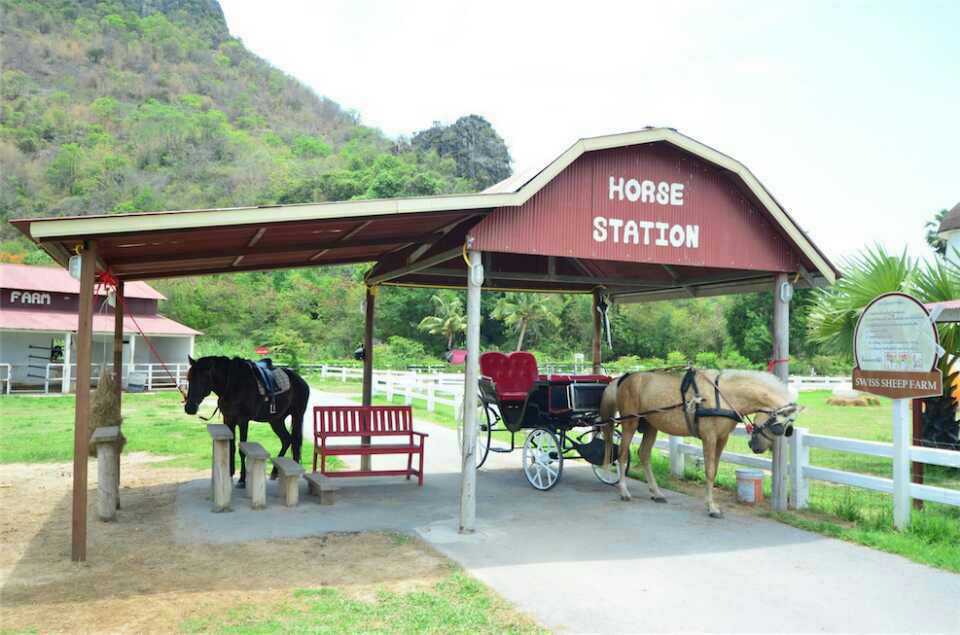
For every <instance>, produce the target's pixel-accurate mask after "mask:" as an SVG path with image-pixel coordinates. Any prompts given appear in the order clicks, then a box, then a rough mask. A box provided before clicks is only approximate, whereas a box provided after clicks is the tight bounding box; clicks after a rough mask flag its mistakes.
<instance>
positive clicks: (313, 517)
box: [176, 394, 960, 633]
mask: <svg viewBox="0 0 960 635" xmlns="http://www.w3.org/2000/svg"><path fill="white" fill-rule="evenodd" d="M315 399H316V400H317V401H318V402H321V401H322V402H323V403H327V404H334V403H338V402H343V400H342V399H339V398H337V397H335V396H331V395H323V394H317V395H315ZM417 429H419V430H422V431H424V432H428V433H429V434H430V438H429V439H428V440H427V451H426V453H427V472H428V473H427V478H426V482H425V484H424V487H423V488H418V487H417V486H416V484H415V482H414V481H405V480H403V479H402V478H391V479H380V478H371V479H343V480H342V481H338V484H341V490H340V492H339V495H338V499H337V503H336V505H334V506H332V507H326V506H320V505H317V504H315V503H313V502H312V501H310V500H309V499H306V498H303V499H302V500H301V504H300V506H299V507H297V508H295V509H286V508H283V507H281V506H280V505H279V498H278V493H277V492H276V490H275V487H276V484H275V483H270V484H269V485H268V487H269V491H268V508H267V510H265V511H261V512H251V511H250V510H249V509H248V507H247V505H246V500H245V499H244V498H242V496H243V493H242V492H240V491H235V497H234V508H235V511H234V512H233V513H229V514H212V513H210V511H209V505H210V503H209V500H207V496H208V493H209V482H208V481H205V480H201V481H194V482H191V483H186V484H184V485H183V486H181V488H180V490H179V491H178V496H177V504H176V535H177V539H178V540H180V541H184V542H242V541H249V540H258V539H266V538H281V537H299V536H307V535H316V534H320V533H324V532H329V531H363V530H395V531H406V532H416V533H417V534H419V535H420V536H421V537H422V538H423V539H424V540H426V541H427V542H429V543H430V544H432V545H433V546H434V547H436V548H437V549H438V550H439V551H441V552H442V553H444V554H445V555H447V556H448V557H450V558H451V559H453V560H455V561H456V562H458V563H459V564H460V565H462V566H463V567H464V568H465V569H467V570H468V571H469V572H470V573H471V574H472V575H474V576H476V577H477V578H479V579H480V580H482V581H484V582H485V583H487V584H488V585H490V586H491V587H493V588H494V589H496V590H497V591H498V592H499V593H500V594H501V595H503V596H504V597H505V598H506V599H508V600H509V601H511V602H513V603H514V604H516V605H517V606H518V607H519V608H520V609H521V610H523V611H526V612H527V613H529V614H530V615H532V616H533V617H534V618H535V619H536V620H538V621H539V622H540V623H541V624H543V625H545V626H546V627H548V628H550V629H551V630H557V631H574V632H603V633H624V632H631V633H633V632H658V633H663V632H669V633H675V632H741V633H742V632H804V633H805V632H844V633H868V632H869V633H876V632H884V633H888V632H891V633H892V632H937V633H957V632H960V605H958V601H960V576H958V575H954V574H951V573H947V572H943V571H939V570H936V569H932V568H929V567H925V566H922V565H918V564H914V563H912V562H910V561H908V560H906V559H904V558H901V557H898V556H893V555H889V554H885V553H881V552H879V551H875V550H872V549H868V548H865V547H859V546H857V545H852V544H849V543H845V542H841V541H838V540H833V539H830V538H825V537H823V536H820V535H818V534H812V533H808V532H805V531H800V530H798V529H794V528H792V527H789V526H787V525H784V524H781V523H778V522H775V521H771V520H765V519H761V518H756V517H754V516H752V515H746V514H741V513H738V512H737V510H735V509H727V510H726V511H727V517H726V518H725V519H723V520H714V519H711V518H708V517H707V515H706V514H705V513H704V511H703V505H702V503H701V501H700V499H699V498H692V497H688V496H684V495H682V494H678V493H668V500H669V502H668V504H666V505H662V504H655V503H653V502H652V501H650V500H649V499H648V498H647V497H646V496H645V494H646V489H645V486H644V485H643V484H642V483H639V482H638V483H634V484H632V488H631V489H632V491H633V492H634V494H635V495H637V496H636V498H635V499H634V501H633V502H630V503H623V502H621V501H620V500H619V498H618V497H617V495H616V490H615V489H614V488H611V487H609V486H606V485H603V484H601V483H600V482H599V481H598V480H597V479H596V478H595V477H594V476H593V473H592V471H591V470H590V469H589V467H587V466H585V465H583V464H581V463H580V462H574V461H570V462H568V463H567V464H566V465H565V466H564V471H563V478H562V480H561V482H560V483H559V484H558V485H557V486H556V487H555V488H554V489H553V490H551V491H549V492H538V491H536V490H534V489H533V488H532V487H530V485H528V484H527V482H526V479H525V478H524V477H523V474H522V473H521V470H520V455H519V452H517V453H514V454H512V455H492V456H491V457H490V460H488V465H485V466H484V468H483V469H482V470H481V472H480V475H479V477H478V491H477V518H478V523H477V524H478V531H477V532H476V533H475V534H472V535H466V536H463V535H460V534H458V533H457V531H456V528H457V520H456V519H457V506H458V487H459V469H460V467H459V465H460V461H459V456H458V450H457V442H456V439H457V435H456V432H454V431H452V430H449V429H446V428H441V427H439V426H435V425H431V424H427V423H420V422H418V423H417ZM260 433H262V431H259V430H257V431H256V432H255V433H254V434H253V435H252V436H254V438H255V437H256V435H257V434H260ZM307 438H309V436H308V437H307ZM305 456H307V455H306V454H305ZM389 460H390V459H387V458H385V457H374V461H375V462H376V463H375V465H376V466H379V465H383V464H384V462H385V461H389ZM305 493H306V492H305V489H304V491H302V494H305ZM411 573H412V574H415V572H411Z"/></svg>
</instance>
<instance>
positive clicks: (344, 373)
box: [340, 366, 347, 383]
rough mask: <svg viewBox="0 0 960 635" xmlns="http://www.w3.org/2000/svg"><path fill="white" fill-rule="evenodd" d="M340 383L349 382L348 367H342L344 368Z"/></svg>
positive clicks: (341, 369)
mask: <svg viewBox="0 0 960 635" xmlns="http://www.w3.org/2000/svg"><path fill="white" fill-rule="evenodd" d="M340 381H341V382H343V383H346V381H347V367H346V366H342V367H341V368H340Z"/></svg>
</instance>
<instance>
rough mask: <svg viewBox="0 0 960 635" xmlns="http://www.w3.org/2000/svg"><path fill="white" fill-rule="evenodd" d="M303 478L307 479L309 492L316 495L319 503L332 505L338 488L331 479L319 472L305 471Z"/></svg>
mask: <svg viewBox="0 0 960 635" xmlns="http://www.w3.org/2000/svg"><path fill="white" fill-rule="evenodd" d="M303 478H305V479H306V481H307V489H308V490H309V492H310V494H311V495H313V496H316V497H317V500H318V501H319V502H320V504H321V505H333V503H334V502H335V501H336V495H337V489H338V488H337V486H336V485H334V484H333V481H332V480H331V479H329V478H327V477H326V476H324V475H323V474H321V473H320V472H306V473H305V474H304V475H303Z"/></svg>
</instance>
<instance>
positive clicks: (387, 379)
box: [384, 374, 393, 403]
mask: <svg viewBox="0 0 960 635" xmlns="http://www.w3.org/2000/svg"><path fill="white" fill-rule="evenodd" d="M384 381H385V382H386V383H387V401H388V402H390V403H393V375H390V374H386V375H384Z"/></svg>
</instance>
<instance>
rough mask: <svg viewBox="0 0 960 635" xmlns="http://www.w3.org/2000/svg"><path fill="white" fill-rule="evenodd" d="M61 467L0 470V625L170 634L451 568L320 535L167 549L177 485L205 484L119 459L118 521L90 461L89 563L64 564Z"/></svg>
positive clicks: (421, 550) (414, 583)
mask: <svg viewBox="0 0 960 635" xmlns="http://www.w3.org/2000/svg"><path fill="white" fill-rule="evenodd" d="M71 469H72V466H70V465H68V464H11V465H0V509H2V510H3V512H2V514H0V544H2V549H0V630H2V631H3V632H10V631H13V632H17V631H21V630H37V631H41V632H71V633H77V632H92V631H96V632H137V633H144V632H171V631H176V630H178V627H179V626H180V625H181V623H182V622H183V621H184V620H185V619H189V618H192V617H200V616H205V615H210V614H211V613H214V612H216V611H217V610H218V608H220V607H225V606H237V605H239V604H244V603H252V604H254V605H256V604H260V605H271V604H274V602H275V601H280V600H282V599H283V598H287V597H289V592H290V590H291V589H296V588H318V587H321V586H336V587H337V588H338V589H340V590H341V591H343V592H344V593H346V594H348V595H349V596H351V597H356V598H358V599H360V598H362V599H372V598H373V597H374V595H375V592H376V591H377V590H379V589H386V590H393V591H407V590H413V589H418V588H425V587H428V586H432V585H433V584H435V583H436V582H438V581H439V580H441V579H442V578H444V577H445V576H447V575H448V574H449V573H450V571H451V565H450V563H449V561H447V560H446V559H445V558H444V557H443V556H441V555H439V554H438V553H436V552H434V551H432V550H431V549H430V548H429V547H427V546H426V545H425V544H423V543H422V542H420V541H419V540H416V539H413V538H408V537H405V536H404V537H401V536H392V535H387V534H354V535H336V534H333V535H326V536H321V537H314V538H305V539H297V540H272V541H258V542H251V543H245V544H237V545H180V544H175V543H174V542H173V520H174V518H173V510H174V498H175V493H176V487H177V484H178V483H182V482H184V481H187V480H190V479H195V478H198V477H203V476H204V474H205V473H203V472H198V471H195V470H185V469H171V468H164V467H163V465H162V463H161V462H159V459H156V458H154V457H150V456H148V455H144V454H132V455H125V456H124V459H123V467H122V470H123V472H122V483H123V488H122V489H121V491H120V500H121V505H122V509H121V510H120V512H119V516H118V519H119V520H118V522H113V523H103V522H100V521H99V520H98V519H97V517H96V510H95V508H94V504H95V501H96V490H95V489H94V488H95V486H96V483H95V478H96V462H95V461H93V460H92V461H91V462H90V474H91V477H92V478H91V483H90V485H91V488H92V489H91V490H90V494H89V502H90V507H89V509H88V512H87V513H88V519H89V530H88V532H89V538H88V547H87V562H85V563H82V564H77V563H73V562H71V561H70V488H71V479H70V474H71Z"/></svg>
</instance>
